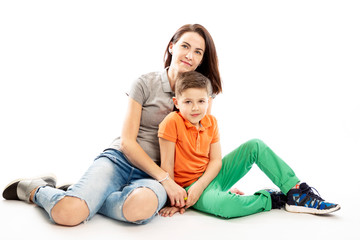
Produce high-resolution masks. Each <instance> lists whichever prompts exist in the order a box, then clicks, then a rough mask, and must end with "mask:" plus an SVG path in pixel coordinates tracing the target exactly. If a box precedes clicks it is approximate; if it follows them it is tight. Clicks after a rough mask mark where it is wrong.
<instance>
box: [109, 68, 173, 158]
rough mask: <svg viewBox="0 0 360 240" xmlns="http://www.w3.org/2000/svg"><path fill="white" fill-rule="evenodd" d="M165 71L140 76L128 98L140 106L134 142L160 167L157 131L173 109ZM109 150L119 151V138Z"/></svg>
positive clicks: (171, 93) (171, 95) (171, 92)
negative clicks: (139, 116)
mask: <svg viewBox="0 0 360 240" xmlns="http://www.w3.org/2000/svg"><path fill="white" fill-rule="evenodd" d="M174 96H175V94H174V92H173V91H172V90H171V87H170V83H169V79H168V76H167V70H166V69H164V71H162V72H152V73H148V74H145V75H142V76H141V77H140V78H138V79H137V80H136V81H135V82H134V83H133V85H132V87H131V90H130V92H129V97H131V98H132V99H134V100H135V101H136V102H138V103H139V104H140V105H141V106H142V112H141V120H140V128H139V133H138V136H137V139H136V141H137V142H138V143H139V145H140V146H141V147H142V149H144V151H145V152H146V153H147V154H148V155H149V156H150V158H151V159H152V160H153V161H154V162H156V163H157V164H158V165H160V147H159V139H158V137H157V131H158V129H159V124H160V122H161V121H162V120H163V119H164V118H165V116H166V115H168V114H169V113H170V112H171V111H172V110H173V108H174V103H173V100H172V98H173V97H174ZM110 148H114V149H117V150H120V137H118V138H116V139H115V140H114V141H113V143H112V144H111V145H110Z"/></svg>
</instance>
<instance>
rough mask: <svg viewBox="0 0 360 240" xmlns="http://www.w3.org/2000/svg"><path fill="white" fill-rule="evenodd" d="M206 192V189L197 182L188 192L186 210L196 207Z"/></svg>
mask: <svg viewBox="0 0 360 240" xmlns="http://www.w3.org/2000/svg"><path fill="white" fill-rule="evenodd" d="M203 191H204V187H203V186H201V184H200V183H199V182H195V183H194V184H193V185H192V186H191V187H190V188H189V190H188V192H187V194H188V198H187V200H186V204H185V208H189V207H191V206H192V205H194V204H195V203H196V202H197V201H198V200H199V198H200V196H201V194H202V193H203Z"/></svg>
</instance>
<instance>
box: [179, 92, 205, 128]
mask: <svg viewBox="0 0 360 240" xmlns="http://www.w3.org/2000/svg"><path fill="white" fill-rule="evenodd" d="M173 100H174V104H175V106H176V107H177V108H178V109H179V111H180V113H181V115H183V117H184V118H186V119H187V120H188V121H189V122H191V123H192V124H193V125H195V126H196V127H197V128H198V127H199V122H200V120H201V119H203V117H204V116H205V114H206V112H207V109H208V107H209V96H208V93H207V91H206V89H200V88H188V89H186V90H185V91H183V92H182V94H181V95H180V96H177V97H176V98H173Z"/></svg>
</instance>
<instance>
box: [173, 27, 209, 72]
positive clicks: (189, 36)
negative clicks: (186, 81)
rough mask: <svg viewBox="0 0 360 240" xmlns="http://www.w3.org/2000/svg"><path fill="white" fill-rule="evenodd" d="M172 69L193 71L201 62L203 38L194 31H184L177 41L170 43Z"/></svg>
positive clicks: (203, 47)
mask: <svg viewBox="0 0 360 240" xmlns="http://www.w3.org/2000/svg"><path fill="white" fill-rule="evenodd" d="M169 50H170V53H171V55H172V59H171V64H170V69H171V70H172V71H174V70H175V71H177V72H178V73H181V72H188V71H194V70H195V69H196V68H197V67H198V66H199V65H200V63H201V61H202V59H203V56H204V53H205V40H204V38H203V37H201V36H200V35H199V34H198V33H196V32H186V33H184V34H183V35H182V36H181V37H180V39H179V41H177V42H176V43H170V47H169Z"/></svg>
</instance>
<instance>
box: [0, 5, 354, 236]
mask: <svg viewBox="0 0 360 240" xmlns="http://www.w3.org/2000/svg"><path fill="white" fill-rule="evenodd" d="M359 12H360V4H359V3H358V2H357V1H316V0H313V1H211V0H207V1H155V0H154V1H145V0H141V1H126V2H125V1H0V109H1V117H0V161H1V167H0V187H1V188H3V187H5V186H6V184H7V183H8V182H9V181H11V180H13V179H15V178H19V177H32V176H34V175H35V176H36V175H39V174H42V173H47V172H53V173H55V174H56V175H57V176H58V180H59V183H66V182H70V183H72V182H74V181H76V180H77V179H78V178H79V177H80V176H81V174H82V173H83V172H84V171H85V170H86V169H87V167H88V166H89V165H90V164H91V162H92V161H93V159H94V158H95V157H96V156H97V154H99V153H100V152H101V151H102V150H103V149H104V148H106V147H107V146H108V145H109V144H110V143H111V141H112V140H113V139H114V138H115V137H117V136H119V135H120V132H121V127H122V121H123V117H124V115H125V113H126V105H127V97H126V95H125V92H126V91H127V90H128V89H129V86H130V84H131V82H132V81H133V80H134V79H136V78H137V77H138V76H140V75H141V74H144V73H147V72H150V71H158V70H161V69H162V68H163V55H164V52H165V47H166V45H167V43H168V41H169V40H170V37H171V36H172V35H173V34H174V32H175V31H176V30H177V29H178V28H179V27H180V26H182V25H184V24H187V23H200V24H202V25H204V26H205V27H206V28H207V29H208V30H209V32H210V33H211V34H212V36H213V39H214V41H215V44H216V47H217V51H218V57H219V62H220V73H221V76H222V79H223V82H224V89H223V90H224V92H223V94H221V95H219V96H218V97H217V98H216V99H215V101H214V105H213V110H212V113H213V114H214V115H215V116H216V117H217V119H218V122H219V126H220V129H221V130H220V133H221V142H222V150H223V155H225V154H226V153H229V152H230V151H231V150H232V149H234V148H235V147H237V146H238V145H240V144H241V143H243V142H245V141H247V140H249V139H252V138H260V139H262V140H263V141H264V142H266V143H267V144H268V145H269V146H270V147H271V148H272V149H273V150H274V151H275V152H276V153H278V155H279V156H280V157H282V158H283V159H284V160H285V161H286V162H287V163H288V164H289V165H290V166H291V167H292V168H293V169H294V170H295V172H296V173H297V175H298V176H299V177H300V178H301V180H303V181H306V182H307V183H309V184H310V185H312V186H314V187H316V188H317V189H318V190H319V192H320V193H321V194H322V196H323V197H324V198H325V199H327V200H329V201H333V202H338V203H340V204H341V205H342V209H341V211H339V212H337V213H335V214H334V215H331V216H326V217H323V218H321V217H320V218H319V217H316V216H308V215H301V214H300V215H296V214H289V213H286V212H284V211H271V212H268V213H261V214H257V215H254V216H249V217H245V218H239V219H233V220H228V221H225V220H221V219H218V218H215V217H213V216H207V215H204V214H201V213H198V212H195V211H191V210H190V211H189V212H187V213H186V214H185V215H182V216H180V215H177V216H175V217H173V218H171V219H164V218H156V219H155V220H154V221H153V222H152V223H150V224H148V225H146V226H140V227H139V226H136V227H134V226H132V225H127V224H122V223H118V222H116V221H112V220H109V219H106V218H104V217H101V216H96V217H95V218H94V219H93V221H91V222H89V223H88V224H85V225H81V226H79V227H77V228H63V227H59V226H54V225H52V224H51V223H50V222H49V221H48V220H47V216H46V215H45V214H44V213H43V212H42V211H41V210H39V209H38V208H36V207H33V206H32V207H29V206H28V205H26V204H25V203H18V202H16V203H14V202H7V201H0V209H1V215H0V222H1V229H2V231H3V230H4V232H2V235H3V234H6V235H8V236H11V237H9V238H7V239H24V237H29V236H31V235H30V233H31V232H32V233H34V232H36V233H37V234H39V233H41V234H40V235H38V236H37V239H49V238H53V239H54V237H55V236H57V237H59V239H63V238H71V237H74V238H75V236H76V237H83V238H84V239H85V238H88V239H89V238H91V237H93V238H94V239H99V238H100V236H104V235H106V237H107V238H110V239H111V238H114V239H115V238H116V239H117V238H121V237H122V236H124V237H126V238H127V239H138V238H139V239H140V238H144V237H146V238H148V239H149V238H150V239H159V238H160V239H162V236H163V237H165V236H166V237H167V238H169V237H171V238H173V239H174V238H175V239H176V238H180V237H181V238H184V237H183V236H184V234H190V232H191V231H194V232H195V233H194V232H192V233H191V236H190V237H189V236H188V235H186V236H187V237H186V238H187V239H193V238H195V236H205V237H209V238H211V237H219V236H222V235H226V236H232V237H235V236H236V237H241V236H242V237H246V236H257V235H258V236H259V238H260V236H262V237H271V236H273V235H275V236H276V235H277V234H281V233H286V236H287V237H290V236H292V235H291V234H295V233H296V234H295V235H294V236H292V238H296V237H298V238H300V237H301V238H302V237H304V236H308V237H312V236H314V237H316V236H320V237H321V236H322V237H323V236H325V237H326V236H329V237H330V236H332V237H337V236H338V237H342V238H344V233H348V234H347V235H346V236H349V239H353V238H355V236H359V234H358V233H357V232H356V231H355V229H354V227H355V225H354V224H355V223H354V221H355V219H357V216H358V215H359V210H358V209H359V207H358V199H359V197H360V195H359V182H358V177H357V174H358V166H359V163H358V162H359V160H360V153H359V147H360V126H359V122H360V97H359V90H360V87H359V82H360V81H359V80H360V71H359V70H360V69H359V66H360V44H359V43H360V14H359ZM237 186H238V187H239V188H240V189H242V190H244V191H245V192H246V193H247V194H252V193H253V192H254V191H256V190H258V189H261V188H264V187H273V185H272V183H271V182H270V181H269V180H268V179H267V178H266V177H265V176H264V175H263V174H262V173H261V172H260V171H259V170H258V168H257V167H256V166H254V168H253V170H252V171H251V172H250V173H249V174H248V175H247V176H246V177H244V178H243V179H242V180H241V181H240V182H239V183H238V184H237ZM194 219H195V220H194ZM298 220H301V221H298ZM12 227H15V228H18V229H20V230H21V231H17V232H15V233H14V231H13V230H10V229H11V228H12ZM297 227H298V228H299V230H300V232H298V231H295V232H294V229H296V228H297ZM179 228H180V229H183V230H182V231H179V230H178V229H179ZM99 229H102V231H100V230H99ZM190 230H191V231H190ZM174 231H176V233H175V234H173V233H174ZM95 233H98V234H101V235H97V234H95ZM9 234H11V235H9ZM34 234H35V233H34ZM197 234H200V235H197ZM324 234H325V235H324ZM3 236H4V235H3ZM345 238H346V237H345Z"/></svg>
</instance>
